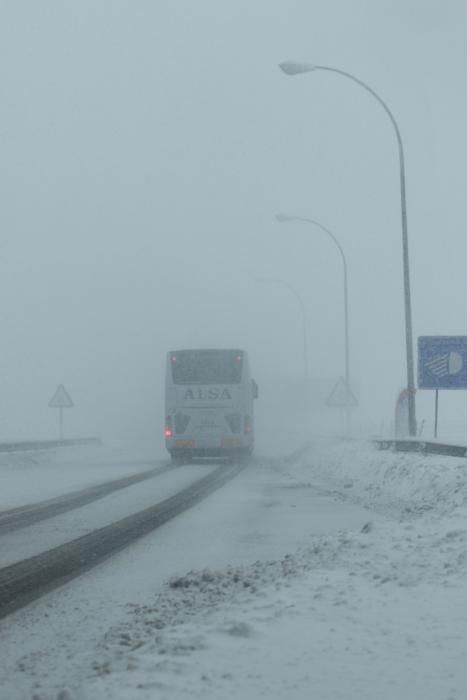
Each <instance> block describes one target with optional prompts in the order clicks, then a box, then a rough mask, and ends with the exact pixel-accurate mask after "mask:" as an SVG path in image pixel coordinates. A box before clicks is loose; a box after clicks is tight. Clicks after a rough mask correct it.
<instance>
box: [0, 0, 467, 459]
mask: <svg viewBox="0 0 467 700" xmlns="http://www.w3.org/2000/svg"><path fill="white" fill-rule="evenodd" d="M0 10H1V21H0V46H1V49H0V51H1V59H0V77H1V79H0V85H1V97H2V99H1V102H2V109H1V111H0V130H1V144H2V147H1V153H2V158H1V162H2V167H1V169H0V178H1V181H0V186H1V193H2V198H1V199H2V204H1V207H0V225H1V232H2V235H1V240H2V256H1V262H0V265H1V274H0V284H1V298H2V307H1V308H2V345H1V353H0V362H1V365H0V367H1V372H0V397H1V398H0V436H1V438H2V439H10V438H13V437H17V436H22V437H25V438H29V437H39V436H40V437H55V436H56V432H57V415H56V411H54V410H52V409H49V408H48V406H47V403H48V400H49V399H50V397H51V396H52V394H53V393H54V391H55V389H56V386H57V384H59V383H63V384H64V385H65V387H66V388H67V389H68V391H69V393H70V394H71V396H72V398H73V400H74V403H75V408H73V409H70V411H68V412H67V413H66V416H65V433H66V435H67V436H72V435H83V434H99V435H102V436H103V437H104V438H109V439H110V438H111V437H116V436H118V437H128V438H133V439H137V440H139V439H141V440H151V439H152V440H155V441H156V442H157V443H158V444H159V445H162V437H161V436H162V429H163V412H164V408H163V401H164V395H163V385H164V370H165V354H166V352H167V350H169V349H176V348H185V347H187V348H189V347H240V348H244V349H246V350H248V351H249V353H250V360H251V365H252V370H253V374H254V376H255V378H256V380H257V381H258V383H259V385H260V391H261V396H260V400H259V402H258V404H257V414H258V419H259V423H258V424H259V428H260V433H261V435H260V439H261V440H262V442H263V444H266V443H267V442H268V435H269V433H270V431H271V429H272V427H273V426H275V427H274V430H276V428H277V425H280V422H281V417H283V416H285V417H286V418H287V419H288V420H292V421H293V420H295V419H297V420H299V419H298V417H297V416H299V414H300V406H301V404H300V402H301V400H302V398H301V396H302V395H301V391H302V387H301V383H302V380H303V355H302V337H303V323H302V316H301V310H300V305H299V304H298V302H297V298H296V297H294V295H293V294H291V292H290V290H288V289H287V288H286V287H285V286H284V285H282V284H278V283H274V282H270V283H259V282H258V281H257V280H258V278H267V279H272V280H282V281H285V282H286V283H288V284H290V285H292V286H293V287H294V289H295V290H296V292H297V293H298V294H299V296H300V298H301V299H302V300H303V303H304V306H305V311H306V330H307V335H308V342H309V357H308V362H309V373H310V389H311V394H312V396H313V397H314V400H313V406H312V408H313V413H312V420H311V423H312V424H318V423H319V422H320V421H321V419H323V422H324V423H326V425H327V426H329V424H331V425H332V423H333V422H335V424H336V430H337V429H338V428H339V412H337V413H336V410H335V409H333V410H331V409H326V408H325V407H323V397H324V398H325V394H326V391H327V390H328V388H329V390H331V389H332V387H333V385H334V384H335V382H336V381H337V379H338V378H339V377H340V376H342V375H343V374H344V345H343V339H344V313H343V278H342V262H341V260H340V258H339V254H338V251H337V250H336V248H335V246H334V245H333V244H332V242H331V241H330V240H329V238H328V237H326V235H325V234H323V233H322V232H321V231H320V230H318V229H317V228H313V227H312V226H310V225H307V224H305V223H298V222H297V223H282V224H279V223H277V221H276V220H275V214H276V213H277V212H279V211H286V212H287V213H289V214H293V215H297V216H303V217H310V218H313V219H316V220H318V221H319V222H321V223H322V224H323V225H324V226H326V227H327V228H329V229H330V230H331V231H332V232H333V233H334V235H335V236H336V237H337V238H338V240H339V242H340V243H341V245H342V247H343V249H344V251H345V254H346V258H347V263H348V273H349V322H350V352H351V355H350V361H351V377H352V381H353V388H354V391H355V393H356V394H357V395H358V398H359V407H358V409H355V410H354V416H353V421H352V424H353V428H354V430H356V431H359V432H368V431H374V430H376V429H379V428H380V427H381V426H382V425H383V426H386V427H387V428H388V429H389V426H390V424H391V421H392V418H393V412H394V403H395V399H396V397H397V395H398V393H399V391H400V390H401V389H402V388H403V387H404V386H405V384H406V369H405V335H404V306H403V285H402V248H401V224H400V195H399V170H398V167H399V165H398V153H397V142H396V139H395V135H394V131H393V128H392V126H391V123H390V121H389V120H388V118H387V115H386V114H385V113H384V111H383V110H382V109H381V107H380V105H378V103H377V102H376V101H375V100H374V99H373V98H371V96H370V95H368V94H367V93H365V91H364V90H362V89H360V88H359V87H358V86H357V85H355V84H354V83H352V82H351V81H349V80H346V79H344V78H342V77H340V76H338V75H336V74H332V73H325V72H316V73H310V74H305V75H300V76H296V77H288V76H285V75H284V74H283V73H281V72H280V70H279V69H278V63H279V62H281V61H283V60H286V59H297V60H305V61H310V62H316V63H319V64H321V65H329V66H333V67H336V68H340V69H342V70H345V71H348V72H350V73H352V74H354V75H355V76H357V77H358V78H360V79H361V80H363V81H365V82H366V83H368V84H369V85H370V86H371V87H372V88H373V89H374V90H375V91H376V92H377V93H378V94H379V95H380V96H381V97H382V98H383V99H384V100H385V101H386V102H387V103H388V105H389V106H390V108H391V110H392V111H393V113H394V115H395V117H396V119H397V122H398V124H399V127H400V130H401V134H402V139H403V143H404V149H405V157H406V176H407V207H408V232H409V248H410V264H411V282H412V303H413V324H414V344H415V347H416V338H417V336H418V335H438V334H458V335H462V334H465V333H466V332H467V331H466V312H465V299H466V298H467V276H466V274H465V259H466V253H467V243H466V241H465V230H466V224H467V214H466V209H465V179H466V177H465V173H466V168H465V163H466V161H467V132H466V129H465V124H466V123H467V90H466V87H467V85H466V82H467V78H466V76H467V71H466V67H467V66H466V59H467V45H466V42H465V36H466V29H467V8H466V5H465V3H464V2H463V1H462V0H451V1H450V2H449V3H443V2H441V0H439V1H438V0H412V1H411V2H406V1H403V0H395V1H394V0H391V1H389V0H378V1H377V2H374V0H355V1H354V2H352V3H349V2H346V1H345V0H314V2H308V1H306V0H288V2H278V1H277V0H274V1H271V0H256V2H248V1H247V0H236V1H235V2H218V1H215V0H199V1H198V2H196V3H195V2H190V1H189V0H180V1H179V2H177V3H169V2H151V1H150V0H138V2H130V1H129V0H127V1H125V2H123V1H121V0H112V2H111V1H110V0H102V1H101V2H99V3H96V2H91V1H90V0H81V2H79V3H76V2H70V1H68V2H61V3H59V2H50V1H49V2H41V3H36V2H33V1H32V0H30V1H26V0H24V1H22V0H19V1H18V0H15V1H13V0H12V1H8V0H2V1H1V3H0ZM323 387H324V389H323ZM432 404H433V395H432V394H431V393H429V392H418V394H417V414H418V415H417V417H418V419H419V420H420V419H423V418H431V414H432V411H433V408H432ZM466 409H467V397H466V396H465V394H464V392H459V393H457V392H444V393H443V394H442V397H441V403H440V411H441V420H447V419H448V418H449V419H451V418H452V419H454V418H456V419H462V418H463V417H464V416H465V414H466ZM466 428H467V425H466ZM441 434H442V432H441Z"/></svg>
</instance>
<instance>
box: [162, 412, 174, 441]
mask: <svg viewBox="0 0 467 700" xmlns="http://www.w3.org/2000/svg"><path fill="white" fill-rule="evenodd" d="M173 434H174V431H173V428H172V417H171V416H167V418H166V419H165V428H164V435H165V437H166V438H169V437H173Z"/></svg>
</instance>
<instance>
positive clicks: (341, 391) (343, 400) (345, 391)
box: [326, 377, 358, 407]
mask: <svg viewBox="0 0 467 700" xmlns="http://www.w3.org/2000/svg"><path fill="white" fill-rule="evenodd" d="M326 405H327V406H344V407H348V406H358V401H357V399H356V398H355V395H354V394H353V392H352V389H351V388H350V387H349V386H348V385H347V382H346V381H345V379H344V378H343V377H341V378H340V379H338V380H337V383H336V385H335V387H334V389H333V390H332V391H331V393H330V394H329V396H328V399H327V401H326Z"/></svg>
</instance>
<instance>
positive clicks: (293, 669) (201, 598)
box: [38, 442, 467, 700]
mask: <svg viewBox="0 0 467 700" xmlns="http://www.w3.org/2000/svg"><path fill="white" fill-rule="evenodd" d="M265 471H266V468H265ZM267 471H269V472H270V473H269V477H272V478H273V479H274V482H275V483H281V484H282V486H283V487H284V488H288V489H297V490H298V491H303V490H306V489H311V490H314V491H317V492H318V493H327V494H329V493H331V494H332V495H333V496H334V497H336V498H338V499H339V500H342V501H351V502H355V503H358V504H360V505H363V506H365V507H366V508H367V509H368V521H367V523H366V524H365V525H364V526H363V527H362V528H360V529H359V530H357V531H345V532H344V531H342V532H338V533H333V534H328V535H316V536H313V537H310V541H309V542H308V544H307V545H306V546H302V547H300V548H299V549H298V550H295V551H291V552H290V553H289V554H288V555H287V556H285V557H284V558H282V559H281V560H277V561H276V560H274V561H263V560H260V561H258V562H256V563H254V564H250V565H244V566H235V567H234V566H231V567H227V568H225V569H222V570H199V571H190V572H187V573H186V575H182V576H178V577H176V578H173V579H171V580H169V581H168V582H167V584H166V586H165V589H164V590H163V591H162V592H160V593H159V594H158V595H157V596H155V597H154V600H152V601H148V602H147V604H146V605H135V606H129V608H128V618H127V621H126V622H124V623H122V624H119V625H117V626H115V627H113V628H111V629H110V630H109V632H108V634H107V635H106V637H105V639H104V640H103V641H102V643H101V645H100V647H99V649H98V650H97V652H96V656H95V663H94V667H93V670H92V673H91V674H90V677H88V679H87V681H86V682H85V683H84V686H82V687H81V690H80V692H79V695H78V697H80V698H81V697H82V698H86V699H87V700H94V698H99V699H100V698H112V699H115V700H118V699H120V700H130V699H132V698H135V697H138V698H148V699H149V698H158V699H159V698H172V699H174V700H175V699H177V698H187V697H203V698H211V697H212V698H216V700H222V698H234V697H235V698H237V697H238V698H243V699H249V698H251V699H253V698H257V697H261V696H263V695H264V696H269V697H273V698H277V699H279V698H284V697H287V698H297V699H298V698H300V699H301V698H305V697H316V698H320V700H326V699H328V700H338V699H340V698H341V699H342V700H344V699H345V700H351V699H353V698H358V700H370V699H371V700H374V698H376V697H377V698H378V700H392V699H393V698H395V697H398V698H400V699H401V700H405V699H406V700H422V698H423V700H441V699H444V700H458V699H459V700H460V698H463V697H465V688H466V687H467V669H466V665H465V655H466V652H467V642H466V640H467V632H466V630H467V625H466V623H467V609H466V606H465V601H466V600H467V584H466V580H467V577H466V574H467V508H466V503H467V460H459V459H455V458H448V457H445V458H443V457H430V456H424V457H421V456H419V455H413V454H400V453H399V454H394V453H387V452H379V451H378V450H376V449H375V448H374V447H373V446H372V445H369V444H366V443H357V442H342V443H334V444H330V443H328V442H323V443H321V444H315V445H314V446H313V447H312V449H311V450H310V451H309V452H308V453H307V454H306V455H305V456H304V457H302V458H301V460H300V462H299V463H298V464H293V465H287V464H286V463H284V464H282V465H281V464H278V463H275V464H274V465H271V467H270V468H269V469H267ZM265 478H266V474H265ZM381 515H383V516H385V517H381ZM288 525H289V523H288V522H287V521H286V520H285V519H284V523H283V527H284V528H287V527H288ZM296 534H297V540H298V539H299V534H300V533H298V532H297V533H296ZM70 696H71V695H70ZM38 697H39V696H38Z"/></svg>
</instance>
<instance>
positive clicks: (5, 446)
mask: <svg viewBox="0 0 467 700" xmlns="http://www.w3.org/2000/svg"><path fill="white" fill-rule="evenodd" d="M100 444H101V439H100V438H97V437H85V438H74V439H71V440H28V441H25V442H1V443H0V452H23V451H29V450H47V449H51V448H54V447H73V446H74V445H100Z"/></svg>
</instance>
